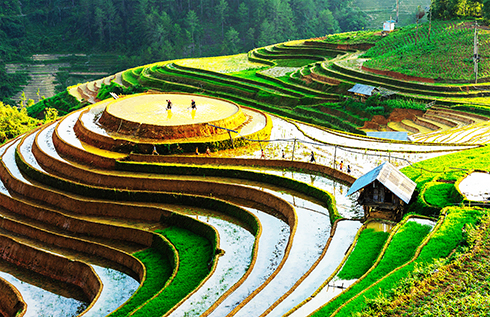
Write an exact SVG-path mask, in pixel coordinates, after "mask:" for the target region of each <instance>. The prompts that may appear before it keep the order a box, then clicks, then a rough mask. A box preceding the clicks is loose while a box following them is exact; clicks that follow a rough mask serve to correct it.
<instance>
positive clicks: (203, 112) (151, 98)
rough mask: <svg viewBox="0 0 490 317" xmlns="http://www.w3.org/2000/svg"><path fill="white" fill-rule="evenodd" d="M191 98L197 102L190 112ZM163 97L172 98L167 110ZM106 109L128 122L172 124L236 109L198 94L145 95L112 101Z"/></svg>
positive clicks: (207, 118)
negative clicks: (169, 108) (193, 109)
mask: <svg viewBox="0 0 490 317" xmlns="http://www.w3.org/2000/svg"><path fill="white" fill-rule="evenodd" d="M192 99H194V100H195V101H196V105H197V110H196V111H194V112H193V111H191V100H192ZM167 100H171V101H172V109H171V110H166V107H167ZM107 111H108V112H109V113H111V114H112V115H114V116H116V117H118V118H121V119H124V120H127V121H131V122H141V123H146V124H152V125H169V126H176V125H189V124H196V123H205V122H211V121H217V120H222V119H225V118H228V117H230V116H232V115H234V114H235V113H237V112H239V111H240V108H239V107H238V106H236V105H234V104H232V103H230V102H226V101H224V100H218V99H211V98H206V97H202V96H193V95H180V94H147V95H133V96H127V97H124V98H120V99H117V100H114V101H113V102H112V103H111V104H109V105H108V107H107ZM169 113H171V115H169Z"/></svg>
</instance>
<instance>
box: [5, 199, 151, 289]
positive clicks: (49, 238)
mask: <svg viewBox="0 0 490 317" xmlns="http://www.w3.org/2000/svg"><path fill="white" fill-rule="evenodd" d="M0 198H1V200H0V202H1V204H2V206H3V207H5V208H7V209H9V210H11V211H13V210H12V209H11V208H14V209H15V208H17V209H16V210H17V211H18V210H23V209H31V208H32V206H29V205H25V204H23V203H21V202H19V201H16V200H14V199H10V200H8V199H6V197H5V196H3V195H2V196H0ZM22 214H23V215H24V213H22ZM41 221H42V220H41ZM0 227H1V228H3V229H6V230H8V231H11V232H14V233H17V234H20V235H23V236H26V237H29V238H32V239H35V240H38V241H41V242H43V243H47V244H51V245H56V246H58V247H62V248H66V249H70V250H74V251H78V252H83V253H86V254H89V255H94V256H98V257H102V258H105V259H107V260H110V261H112V262H114V263H118V264H121V265H123V266H124V267H126V268H128V269H129V270H130V271H131V272H133V273H134V276H137V277H138V278H139V281H141V280H142V278H143V277H144V274H145V273H144V268H143V265H142V264H141V262H139V261H138V260H137V259H136V258H134V257H133V256H131V255H129V254H127V253H125V252H123V251H120V250H117V249H114V248H111V247H108V246H104V245H102V244H99V243H95V242H91V241H85V240H82V239H79V238H74V237H69V236H64V235H61V234H56V233H52V232H49V231H47V230H44V229H39V228H35V227H32V226H31V225H29V224H25V223H22V222H18V221H14V220H10V219H7V218H2V219H1V220H0Z"/></svg>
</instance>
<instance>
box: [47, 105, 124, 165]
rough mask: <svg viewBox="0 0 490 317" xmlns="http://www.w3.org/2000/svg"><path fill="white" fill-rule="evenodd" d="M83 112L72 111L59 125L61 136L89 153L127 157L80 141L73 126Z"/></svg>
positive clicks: (119, 157)
mask: <svg viewBox="0 0 490 317" xmlns="http://www.w3.org/2000/svg"><path fill="white" fill-rule="evenodd" d="M81 112H82V110H79V111H75V112H72V113H70V114H69V115H67V116H66V117H65V118H64V119H63V120H62V121H61V122H60V125H59V126H58V129H57V131H58V135H59V137H60V138H61V139H62V140H63V141H65V142H66V143H68V144H71V145H72V146H74V147H77V148H79V149H81V150H84V151H87V152H89V153H94V154H96V155H101V156H105V157H110V158H115V159H122V158H124V157H126V154H121V153H117V152H111V151H106V150H101V149H99V148H96V147H95V146H91V145H88V144H86V143H84V142H82V141H80V140H79V139H78V138H77V136H76V135H75V131H73V127H74V125H75V122H76V121H77V120H78V118H79V116H80V113H81Z"/></svg>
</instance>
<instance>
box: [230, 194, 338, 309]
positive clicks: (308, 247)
mask: <svg viewBox="0 0 490 317" xmlns="http://www.w3.org/2000/svg"><path fill="white" fill-rule="evenodd" d="M262 190H263V191H266V192H270V193H273V194H275V195H278V194H279V197H281V198H283V199H285V200H286V201H288V202H289V203H291V204H293V206H294V207H295V209H296V214H297V227H296V232H295V235H294V239H293V240H292V246H291V249H290V253H289V257H288V258H287V260H286V262H285V263H284V266H283V267H282V268H281V270H280V271H279V273H278V274H277V275H276V276H275V277H274V279H273V280H272V281H270V283H269V284H267V286H265V288H264V289H263V290H262V291H261V292H260V293H259V294H257V295H256V296H255V297H253V298H252V299H251V300H250V301H249V302H248V303H247V304H246V305H245V306H244V307H242V309H240V311H239V312H238V313H237V314H236V316H252V315H260V314H261V313H263V312H264V311H265V310H266V309H267V308H268V307H269V306H270V305H272V304H273V303H274V302H275V301H276V300H278V299H279V298H280V297H281V296H282V295H284V294H285V292H287V291H288V290H289V289H290V288H291V287H292V286H293V285H294V284H295V283H296V282H297V281H298V279H299V278H301V276H303V274H305V273H306V272H307V271H308V269H309V268H310V267H311V265H313V263H314V262H315V261H316V260H317V259H318V258H319V256H320V255H321V253H322V251H323V248H324V247H325V244H326V242H327V240H328V237H329V235H330V218H329V215H328V210H327V209H326V208H324V207H323V206H319V205H318V204H315V203H313V202H310V201H308V200H305V199H302V198H298V197H295V196H293V195H291V194H289V193H287V192H274V191H273V190H270V189H268V188H263V189H262Z"/></svg>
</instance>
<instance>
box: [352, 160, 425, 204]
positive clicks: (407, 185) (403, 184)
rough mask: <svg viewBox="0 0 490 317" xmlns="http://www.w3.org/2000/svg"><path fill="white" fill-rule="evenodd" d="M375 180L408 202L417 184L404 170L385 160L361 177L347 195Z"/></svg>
mask: <svg viewBox="0 0 490 317" xmlns="http://www.w3.org/2000/svg"><path fill="white" fill-rule="evenodd" d="M375 180H378V181H379V182H380V183H381V184H383V185H384V186H385V187H386V188H388V189H389V190H390V191H391V192H392V193H393V194H395V195H396V196H397V197H398V198H400V199H401V200H403V201H404V202H405V203H407V204H408V202H409V201H410V198H412V194H413V191H414V190H415V187H416V186H417V184H415V182H413V181H412V180H411V179H410V178H408V177H407V176H405V174H403V173H402V172H400V171H399V170H397V169H396V168H395V167H394V166H393V165H391V164H390V163H388V162H384V163H383V164H381V165H379V166H378V167H376V168H374V169H373V170H371V171H369V172H367V173H366V174H364V175H362V176H361V177H359V178H358V179H357V180H356V181H355V182H354V184H352V186H351V187H350V189H349V191H348V192H347V196H349V195H351V194H353V193H355V192H357V191H358V190H360V189H362V188H364V187H366V186H367V185H369V184H371V183H372V182H374V181H375Z"/></svg>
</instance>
